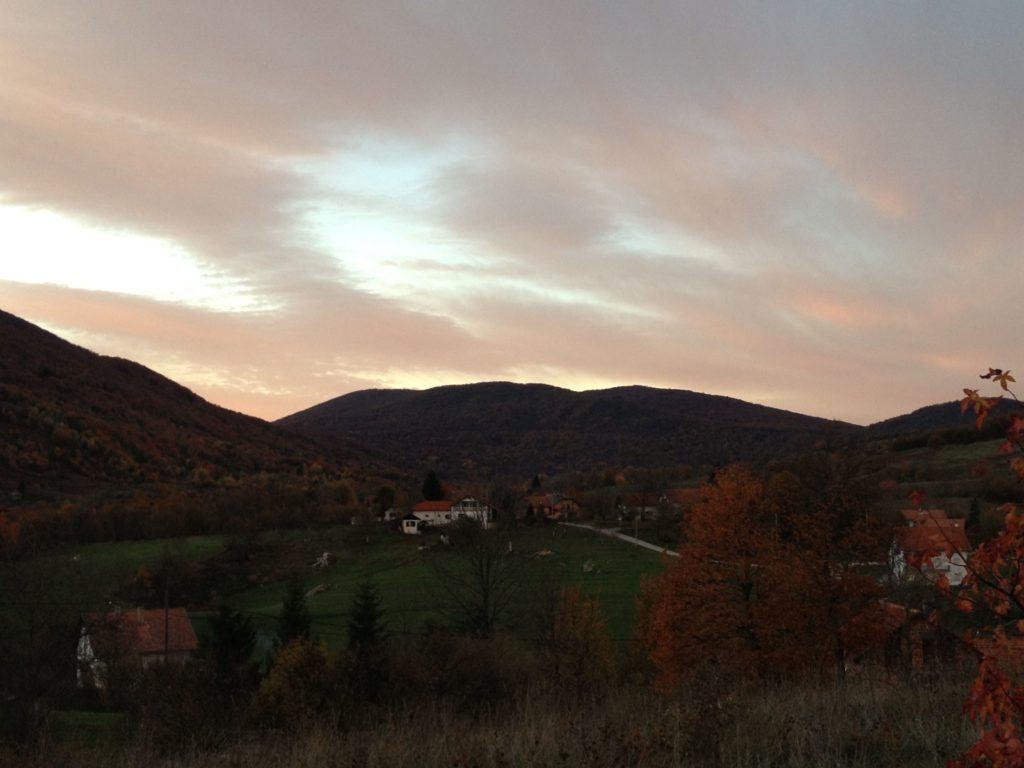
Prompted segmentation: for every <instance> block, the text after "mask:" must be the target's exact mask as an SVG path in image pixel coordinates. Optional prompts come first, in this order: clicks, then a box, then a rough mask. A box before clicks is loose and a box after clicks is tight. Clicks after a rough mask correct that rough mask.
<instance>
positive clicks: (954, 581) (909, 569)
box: [889, 510, 974, 586]
mask: <svg viewBox="0 0 1024 768" xmlns="http://www.w3.org/2000/svg"><path fill="white" fill-rule="evenodd" d="M922 512H926V513H928V514H927V515H922V516H919V517H917V518H916V519H914V520H913V522H911V523H910V524H909V525H906V526H904V527H902V528H897V529H896V533H895V537H894V539H893V543H892V547H891V548H890V550H889V565H890V569H891V571H892V574H893V576H894V577H895V578H896V579H898V580H913V579H918V578H924V579H927V580H928V581H936V580H938V579H939V578H941V577H943V576H944V577H946V579H948V581H949V584H950V585H951V586H956V585H958V584H960V583H962V582H963V580H964V578H965V577H966V576H967V559H968V557H969V556H970V553H971V552H972V551H973V550H974V548H973V547H972V546H971V542H970V540H969V539H968V538H967V531H966V530H965V528H964V519H963V518H947V517H946V515H945V513H941V510H922ZM936 512H940V513H941V516H939V515H937V514H935V513H936ZM904 519H908V518H907V514H906V513H904Z"/></svg>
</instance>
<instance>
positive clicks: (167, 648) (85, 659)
mask: <svg viewBox="0 0 1024 768" xmlns="http://www.w3.org/2000/svg"><path fill="white" fill-rule="evenodd" d="M198 647H199V643H198V641H197V640H196V633H195V631H194V630H193V629H192V622H191V621H189V618H188V613H187V612H186V611H185V609H184V608H168V609H163V608H159V609H156V610H143V609H142V608H138V609H136V610H134V611H114V612H111V613H89V614H86V615H84V616H82V628H81V633H80V635H79V638H78V654H77V655H78V684H79V685H80V686H86V685H92V686H95V687H97V688H103V687H105V686H106V684H107V675H108V673H109V671H110V667H111V666H112V665H115V664H127V665H130V666H132V667H137V668H140V669H145V668H146V667H149V666H151V665H152V664H156V663H165V662H166V663H172V664H183V663H185V661H187V660H188V658H189V657H190V656H191V655H192V652H193V651H195V650H196V649H197V648H198Z"/></svg>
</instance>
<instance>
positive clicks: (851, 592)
mask: <svg viewBox="0 0 1024 768" xmlns="http://www.w3.org/2000/svg"><path fill="white" fill-rule="evenodd" d="M816 494H818V496H817V500H816V501H815V498H816ZM820 494H821V489H820V488H814V484H811V483H807V482H804V481H802V480H801V479H799V478H797V477H796V475H794V474H791V473H785V474H782V475H778V476H776V477H775V478H772V479H770V480H769V482H768V483H767V484H766V483H764V482H762V481H761V480H760V479H758V478H757V477H755V476H754V475H753V474H752V473H751V472H750V471H749V470H747V469H745V468H743V467H739V466H736V467H730V468H727V469H725V470H723V471H722V472H719V473H718V475H717V477H716V478H715V480H714V482H713V483H711V484H709V485H708V486H706V487H705V488H704V491H703V499H702V501H701V502H700V503H698V504H697V505H696V506H695V507H694V509H693V511H692V512H691V514H690V515H688V516H687V518H686V519H685V521H684V523H683V531H682V532H683V543H682V545H681V546H680V549H679V557H678V558H677V559H675V560H674V561H672V562H671V563H670V564H669V565H668V567H667V568H666V570H665V571H664V573H663V574H662V576H661V578H660V580H659V581H658V583H657V584H656V586H655V587H654V591H653V594H650V595H647V597H646V600H647V604H646V605H645V606H643V610H642V612H641V615H642V617H643V622H644V624H643V627H642V628H641V634H642V637H641V639H642V641H643V642H645V643H646V646H647V648H648V651H649V657H650V659H651V661H652V662H653V664H654V666H655V669H656V670H657V684H658V685H659V687H661V688H663V689H671V688H673V687H675V686H677V685H678V684H679V683H681V682H682V681H683V680H685V679H687V678H688V677H689V676H690V675H691V674H692V673H694V672H695V671H697V670H698V669H701V668H711V669H714V670H715V671H716V673H718V674H721V675H723V676H724V677H726V678H733V677H766V676H767V677H778V676H794V675H798V674H804V673H806V672H808V671H820V670H824V669H828V668H831V667H832V665H833V663H835V662H837V661H838V662H840V663H839V664H837V665H836V669H839V670H841V669H842V664H841V657H842V653H841V645H840V632H839V630H840V628H841V627H842V625H843V624H844V623H845V622H846V621H848V620H849V618H851V617H852V616H853V615H854V614H855V613H856V612H858V611H860V610H861V609H862V608H863V607H864V606H865V605H867V604H868V603H869V602H870V601H871V600H873V599H874V597H875V596H876V594H877V585H876V584H875V582H874V581H873V580H872V579H870V578H868V577H866V576H863V575H861V574H860V573H859V572H858V571H857V569H856V568H855V567H854V566H853V565H851V562H850V561H851V560H852V559H853V556H852V553H853V552H855V551H860V548H859V547H858V546H857V540H858V537H864V538H865V539H869V538H871V537H869V536H867V535H866V531H865V529H866V528H867V529H870V528H872V526H865V525H862V522H863V521H864V520H866V519H867V516H865V515H862V514H861V515H858V514H854V510H853V507H854V506H855V505H854V504H853V503H852V502H848V501H844V498H845V497H843V496H842V494H840V493H838V492H836V494H835V496H834V497H830V496H829V495H828V494H827V493H826V494H825V495H824V496H823V497H822V496H821V495H820ZM844 503H845V504H847V506H849V507H850V509H842V508H840V507H841V504H844ZM857 512H858V513H860V512H862V510H860V509H859V508H858V509H857ZM872 541H873V544H874V546H875V548H876V549H877V547H878V539H877V537H875V538H873V539H872Z"/></svg>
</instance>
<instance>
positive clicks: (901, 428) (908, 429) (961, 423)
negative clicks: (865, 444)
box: [864, 400, 1021, 444]
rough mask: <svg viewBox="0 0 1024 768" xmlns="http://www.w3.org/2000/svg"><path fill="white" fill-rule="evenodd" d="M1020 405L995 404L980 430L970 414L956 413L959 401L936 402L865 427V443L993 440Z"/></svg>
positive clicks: (1004, 428)
mask: <svg viewBox="0 0 1024 768" xmlns="http://www.w3.org/2000/svg"><path fill="white" fill-rule="evenodd" d="M1020 410H1021V406H1020V405H1019V404H1018V403H1016V402H1013V401H1012V400H1003V401H1002V402H1000V403H998V404H996V405H995V406H994V407H993V408H992V410H991V412H990V413H989V416H988V418H986V420H985V423H984V424H983V426H982V429H980V430H979V429H978V428H977V426H976V424H975V416H974V413H973V411H971V410H970V409H968V411H967V412H966V413H964V412H963V411H961V410H960V403H959V401H956V400H952V401H950V402H948V403H937V404H935V405H928V406H925V407H924V408H918V409H917V410H915V411H913V412H911V413H907V414H903V415H902V416H896V417H894V418H891V419H886V420H885V421H879V422H877V423H875V424H872V425H870V426H868V427H866V428H865V432H864V434H865V438H866V439H867V440H896V441H897V442H898V443H900V444H908V443H913V442H914V441H924V440H926V439H927V438H928V437H930V436H932V435H940V436H942V437H943V438H944V439H946V440H948V441H951V442H963V443H969V442H976V441H979V440H995V439H996V438H999V437H1002V436H1003V434H1004V433H1005V432H1006V419H1007V418H1008V416H1009V414H1010V413H1013V412H1019V411H1020Z"/></svg>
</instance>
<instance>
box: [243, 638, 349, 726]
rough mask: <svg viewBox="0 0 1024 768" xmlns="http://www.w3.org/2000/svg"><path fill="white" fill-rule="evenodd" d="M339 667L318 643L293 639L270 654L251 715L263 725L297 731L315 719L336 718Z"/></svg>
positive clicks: (340, 673)
mask: <svg viewBox="0 0 1024 768" xmlns="http://www.w3.org/2000/svg"><path fill="white" fill-rule="evenodd" d="M341 677H342V668H341V666H340V665H339V660H338V657H337V656H336V655H335V654H333V653H331V652H330V651H329V650H328V649H327V647H326V646H325V645H324V644H323V643H320V642H315V641H312V640H308V639H306V638H301V637H300V638H296V639H294V640H292V641H291V642H290V643H288V644H287V645H284V646H282V647H281V648H279V649H278V650H277V652H276V653H275V654H274V664H273V667H272V668H271V670H270V673H269V674H268V675H267V677H265V678H264V679H263V682H262V683H260V687H259V691H258V692H257V694H256V697H255V699H254V701H253V703H252V713H253V716H254V718H255V719H256V720H257V721H258V722H260V723H263V724H265V725H269V726H273V727H276V728H283V729H286V730H290V731H299V730H302V729H304V728H308V727H310V726H311V725H313V724H315V723H316V722H318V721H324V720H328V721H329V720H335V721H337V720H338V719H339V717H340V706H341V698H340V695H339V694H340V692H341V690H342V681H341Z"/></svg>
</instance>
